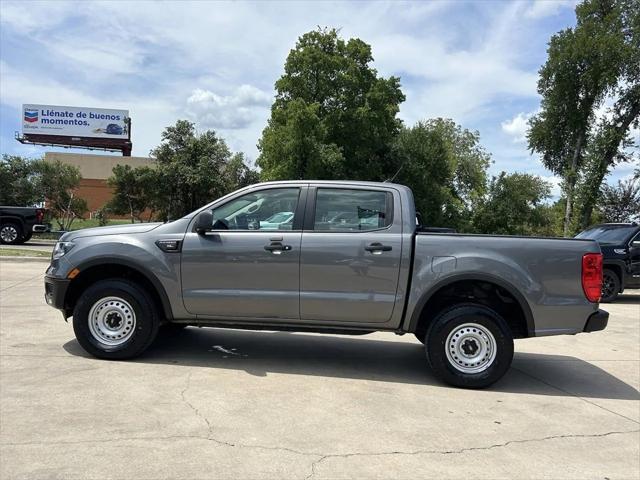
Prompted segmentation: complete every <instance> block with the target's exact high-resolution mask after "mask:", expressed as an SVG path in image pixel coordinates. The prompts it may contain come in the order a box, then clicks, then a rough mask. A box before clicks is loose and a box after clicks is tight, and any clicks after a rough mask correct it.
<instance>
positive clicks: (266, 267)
mask: <svg viewBox="0 0 640 480" xmlns="http://www.w3.org/2000/svg"><path fill="white" fill-rule="evenodd" d="M301 236H302V234H301V233H300V232H277V233H275V232H259V231H254V232H233V231H230V232H211V233H208V234H207V235H198V234H197V233H188V234H187V236H186V237H185V240H184V244H183V247H182V295H183V300H184V306H185V308H186V309H187V311H188V312H190V313H196V314H201V315H211V316H228V317H263V318H287V319H297V318H299V289H300V281H299V278H300V277H299V260H300V239H301ZM278 240H279V241H281V242H282V244H283V246H289V247H291V249H290V250H287V251H281V253H279V254H278V253H274V252H271V251H267V250H265V246H267V247H268V246H270V245H272V244H273V243H277V241H278Z"/></svg>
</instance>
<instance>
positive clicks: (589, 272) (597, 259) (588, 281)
mask: <svg viewBox="0 0 640 480" xmlns="http://www.w3.org/2000/svg"><path fill="white" fill-rule="evenodd" d="M582 289H583V290H584V295H585V296H586V297H587V300H589V301H590V302H594V303H596V302H599V301H600V295H601V293H602V254H601V253H585V254H584V256H583V257H582Z"/></svg>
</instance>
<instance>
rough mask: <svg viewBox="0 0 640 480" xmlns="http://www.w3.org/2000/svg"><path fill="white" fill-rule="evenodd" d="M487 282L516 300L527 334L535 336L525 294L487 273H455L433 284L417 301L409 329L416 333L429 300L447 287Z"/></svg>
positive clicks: (533, 322) (533, 324)
mask: <svg viewBox="0 0 640 480" xmlns="http://www.w3.org/2000/svg"><path fill="white" fill-rule="evenodd" d="M465 282H469V283H473V282H478V283H486V284H493V285H495V286H496V287H499V288H502V289H503V290H505V291H506V292H507V293H508V294H510V295H511V296H512V297H513V299H514V300H515V301H516V303H517V306H518V307H519V309H520V310H521V312H522V315H523V317H524V321H525V323H526V336H527V337H534V336H535V321H534V318H533V313H532V312H531V307H530V306H529V303H528V302H527V300H526V299H525V297H524V295H522V294H521V293H520V291H519V290H518V289H517V288H516V287H515V286H514V285H513V284H511V283H509V282H507V281H505V280H503V279H502V278H499V277H496V276H493V275H490V274H485V273H470V274H460V275H453V276H450V277H447V278H444V279H442V280H441V281H439V282H438V283H436V284H435V285H434V286H432V287H431V288H430V289H429V290H427V291H426V292H425V293H424V294H423V295H422V296H421V297H420V299H419V300H418V302H417V303H416V306H415V308H414V309H413V312H412V313H411V319H410V322H409V326H408V328H407V331H409V332H414V333H416V332H417V330H418V325H419V324H420V321H421V318H423V314H424V313H425V308H426V307H427V305H428V304H429V302H430V301H431V300H433V299H436V298H437V295H438V294H439V293H441V292H443V291H444V290H446V289H447V288H450V287H452V286H454V285H455V284H461V283H465Z"/></svg>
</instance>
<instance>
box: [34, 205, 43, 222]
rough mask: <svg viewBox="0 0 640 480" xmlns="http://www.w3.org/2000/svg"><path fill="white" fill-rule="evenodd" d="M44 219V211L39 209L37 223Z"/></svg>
mask: <svg viewBox="0 0 640 480" xmlns="http://www.w3.org/2000/svg"><path fill="white" fill-rule="evenodd" d="M43 219H44V210H42V209H41V208H38V209H37V210H36V222H38V223H41V222H42V220H43Z"/></svg>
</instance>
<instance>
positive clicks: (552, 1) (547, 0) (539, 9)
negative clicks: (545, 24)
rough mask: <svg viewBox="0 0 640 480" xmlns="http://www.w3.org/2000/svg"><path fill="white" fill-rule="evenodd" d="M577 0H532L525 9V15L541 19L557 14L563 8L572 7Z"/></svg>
mask: <svg viewBox="0 0 640 480" xmlns="http://www.w3.org/2000/svg"><path fill="white" fill-rule="evenodd" d="M577 3H578V0H534V1H533V2H532V3H531V5H530V6H529V7H528V8H527V10H526V11H525V14H524V15H525V17H527V18H531V19H536V20H537V19H541V18H545V17H550V16H553V15H557V14H558V12H559V11H560V10H562V9H564V8H574V7H575V5H576V4H577Z"/></svg>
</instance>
